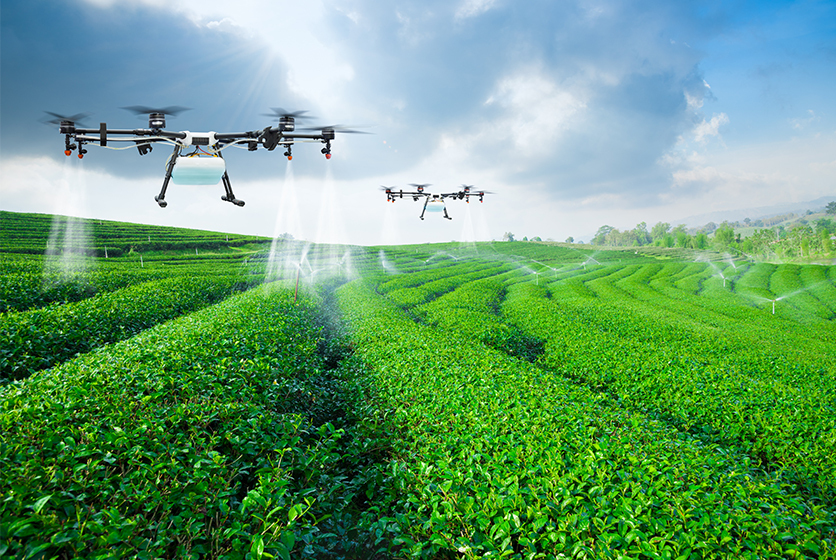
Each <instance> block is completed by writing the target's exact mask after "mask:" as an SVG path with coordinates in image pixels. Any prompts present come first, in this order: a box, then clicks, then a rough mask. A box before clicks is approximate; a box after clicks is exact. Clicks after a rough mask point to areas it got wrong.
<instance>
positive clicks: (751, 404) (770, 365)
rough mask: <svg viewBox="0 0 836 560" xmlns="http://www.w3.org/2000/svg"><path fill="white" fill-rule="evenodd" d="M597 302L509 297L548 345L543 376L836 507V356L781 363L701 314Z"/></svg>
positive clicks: (510, 307) (510, 314)
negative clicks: (775, 474) (642, 415)
mask: <svg viewBox="0 0 836 560" xmlns="http://www.w3.org/2000/svg"><path fill="white" fill-rule="evenodd" d="M595 282H601V280H596V281H595ZM608 286H609V288H610V289H611V290H617V288H615V287H613V285H612V284H610V285H608ZM552 288H553V287H552V286H550V289H552ZM596 293H597V294H598V296H599V297H582V296H581V297H578V295H577V293H575V294H574V295H573V297H563V295H564V292H562V291H557V290H555V291H552V293H551V296H552V297H551V299H548V298H546V297H545V295H546V294H545V292H543V293H539V294H538V293H535V292H532V291H531V290H530V289H522V288H521V289H520V290H518V291H514V290H512V291H510V292H509V294H511V296H513V297H509V298H508V300H507V301H506V302H505V304H504V305H503V311H504V313H505V316H506V318H507V320H508V321H509V322H511V323H512V324H514V325H515V326H517V327H518V328H520V329H521V330H522V331H523V332H525V333H526V334H528V335H530V336H533V337H537V338H541V339H543V340H544V341H545V342H546V346H545V354H544V355H543V356H542V357H541V359H540V362H538V363H540V364H541V365H542V366H543V367H546V368H548V369H549V370H550V371H553V372H556V373H559V374H561V375H564V376H567V377H571V378H575V379H579V380H582V381H584V382H585V383H588V384H589V385H590V386H592V387H596V388H598V389H602V390H606V391H608V392H610V393H612V394H613V395H614V396H615V397H616V398H618V399H619V400H620V401H621V402H623V403H624V405H625V406H627V407H629V408H631V409H633V410H641V411H648V412H651V413H654V414H656V415H658V416H659V417H660V418H665V419H667V420H668V421H671V422H673V424H674V425H676V426H678V427H679V428H680V429H683V430H686V431H691V432H694V433H697V434H701V435H702V436H703V437H705V438H707V439H709V440H711V441H716V442H718V443H722V444H724V445H733V446H736V447H737V448H739V449H742V450H743V451H744V452H746V453H750V454H752V455H753V457H756V458H758V460H759V461H760V462H762V463H764V465H765V466H767V465H768V466H769V467H770V468H772V467H776V466H778V465H782V466H783V467H784V468H786V469H787V471H788V472H790V473H793V478H794V479H795V481H796V482H797V483H798V484H801V485H804V486H805V487H806V490H805V491H806V492H808V493H809V494H812V495H818V494H823V495H826V496H829V497H828V498H827V500H829V501H830V503H833V502H834V499H835V498H836V485H835V484H834V482H833V481H834V480H836V425H834V422H833V418H834V417H836V401H834V394H836V364H834V358H833V356H832V354H826V353H825V354H821V353H819V354H817V353H816V352H815V350H812V351H808V349H806V348H799V349H797V351H795V352H793V354H790V355H781V353H780V352H776V351H775V348H774V347H768V346H767V347H765V348H763V347H762V346H763V344H762V343H763V341H762V340H760V339H759V338H749V337H747V336H746V334H745V333H741V332H735V333H728V334H727V333H725V332H724V331H723V330H721V329H718V328H717V327H716V326H714V325H711V324H705V323H701V316H700V315H699V313H698V308H697V306H692V307H691V309H690V311H691V313H690V317H689V318H684V317H682V316H681V315H679V314H678V313H674V314H669V313H666V312H665V310H664V309H660V308H659V307H654V306H653V302H652V301H649V302H636V301H635V300H633V301H631V300H630V299H629V298H617V299H610V300H607V299H606V298H608V297H614V296H613V294H612V293H610V292H608V291H607V290H604V289H603V286H602V285H598V286H597V287H596ZM775 332H776V333H777V330H776V331H775ZM802 340H804V339H802ZM786 343H787V344H791V340H787V341H786ZM796 343H798V339H796ZM824 347H825V345H821V346H820V348H824Z"/></svg>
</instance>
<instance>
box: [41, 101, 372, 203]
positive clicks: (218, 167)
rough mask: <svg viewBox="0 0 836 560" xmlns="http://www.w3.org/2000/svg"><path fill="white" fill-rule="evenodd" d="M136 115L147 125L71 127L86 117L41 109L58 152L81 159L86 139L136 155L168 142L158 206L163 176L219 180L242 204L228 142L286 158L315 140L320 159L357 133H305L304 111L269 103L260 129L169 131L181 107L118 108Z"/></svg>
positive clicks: (325, 129)
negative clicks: (227, 157) (340, 136)
mask: <svg viewBox="0 0 836 560" xmlns="http://www.w3.org/2000/svg"><path fill="white" fill-rule="evenodd" d="M123 109H127V110H128V111H131V112H133V113H135V114H137V115H146V114H147V115H148V128H147V129H145V128H139V129H110V128H107V124H105V123H101V124H100V125H99V128H77V127H76V122H77V121H80V120H82V119H84V118H85V117H87V114H85V113H80V114H78V115H73V116H71V117H65V116H63V115H58V114H56V113H51V112H49V111H47V113H48V114H49V115H51V116H52V117H54V118H53V119H51V120H48V121H45V122H47V123H50V124H57V125H59V128H58V130H59V132H60V133H61V134H63V135H64V138H65V149H64V154H65V155H67V156H70V155H71V154H72V153H73V151H74V150H76V149H78V157H79V158H83V157H84V154H86V153H87V150H86V149H84V145H85V144H86V143H91V144H92V143H96V144H98V145H99V146H102V147H105V148H110V149H114V150H124V149H129V148H132V147H133V146H125V147H118V148H117V147H113V146H108V142H126V143H134V144H135V145H136V148H137V150H138V151H139V155H141V156H144V155H146V154H147V153H148V152H150V151H151V150H152V144H154V143H156V142H163V143H166V144H170V145H173V146H174V151H173V152H172V153H171V156H169V158H168V161H167V163H166V166H165V178H164V179H163V188H162V190H161V191H160V194H159V195H157V196H155V197H154V200H156V201H157V204H159V205H160V207H161V208H165V207H166V206H167V205H168V203H167V202H166V200H165V192H166V189H167V188H168V183H169V181H173V182H174V183H175V184H178V185H217V184H218V183H219V182H223V186H224V191H225V193H224V194H223V195H222V196H221V200H223V201H226V202H231V203H232V204H235V205H236V206H244V201H243V200H240V199H238V198H236V197H235V194H234V193H233V192H232V185H231V183H230V182H229V174H228V173H227V172H226V163H225V161H224V157H223V153H222V150H225V149H226V148H228V147H230V146H236V147H239V148H244V147H246V149H247V150H249V151H251V152H254V151H255V150H257V149H258V147H259V145H261V146H263V147H264V148H267V150H268V151H273V150H274V149H276V147H277V146H279V145H281V146H282V147H283V148H284V149H285V152H284V155H285V157H287V159H288V160H292V159H293V155H292V153H291V146H292V145H293V144H295V143H299V142H321V143H322V144H325V147H324V148H322V150H321V152H322V153H323V154H324V155H325V157H326V159H331V140H334V138H335V137H336V133H337V132H340V133H362V132H361V131H358V130H350V129H348V128H346V127H344V126H341V125H330V126H321V127H312V128H305V129H302V130H309V131H316V132H313V133H311V134H305V133H298V132H295V130H296V119H303V118H308V117H307V116H306V115H305V113H307V111H297V112H295V113H291V112H288V111H285V110H284V109H281V108H273V109H272V113H266V114H264V115H263V116H267V117H272V118H274V119H278V121H279V123H278V125H277V126H268V127H266V128H264V129H262V130H252V131H249V132H189V131H179V132H174V131H169V130H164V129H165V118H166V116H167V115H168V116H172V117H174V116H177V115H178V114H179V113H181V112H183V111H186V110H187V108H186V107H177V106H173V107H165V108H162V109H156V108H151V107H144V106H138V105H135V106H131V107H123Z"/></svg>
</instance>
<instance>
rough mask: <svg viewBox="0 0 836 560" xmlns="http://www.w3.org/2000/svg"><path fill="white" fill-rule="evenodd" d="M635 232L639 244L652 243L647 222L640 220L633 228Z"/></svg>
mask: <svg viewBox="0 0 836 560" xmlns="http://www.w3.org/2000/svg"><path fill="white" fill-rule="evenodd" d="M633 232H634V233H635V235H636V242H637V243H638V244H639V245H649V244H650V241H651V239H650V234H649V233H648V232H647V223H645V222H640V223H638V224H637V225H636V227H635V228H633Z"/></svg>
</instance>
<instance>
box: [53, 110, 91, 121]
mask: <svg viewBox="0 0 836 560" xmlns="http://www.w3.org/2000/svg"><path fill="white" fill-rule="evenodd" d="M44 113H46V114H47V115H51V116H52V117H54V118H52V119H49V120H43V121H42V122H44V123H46V124H61V123H62V122H64V121H70V122H72V123H77V122H82V121H83V120H84V119H86V118H87V117H89V116H90V115H91V113H78V114H76V115H73V116H71V117H67V116H65V115H59V114H58V113H53V112H52V111H44Z"/></svg>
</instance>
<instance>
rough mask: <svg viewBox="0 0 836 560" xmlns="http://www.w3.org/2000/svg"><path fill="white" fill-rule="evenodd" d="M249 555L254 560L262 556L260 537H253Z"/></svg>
mask: <svg viewBox="0 0 836 560" xmlns="http://www.w3.org/2000/svg"><path fill="white" fill-rule="evenodd" d="M250 554H252V555H253V558H255V559H256V560H258V559H259V558H261V557H262V556H263V555H264V539H262V538H261V535H256V536H255V537H253V540H252V543H251V544H250Z"/></svg>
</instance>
